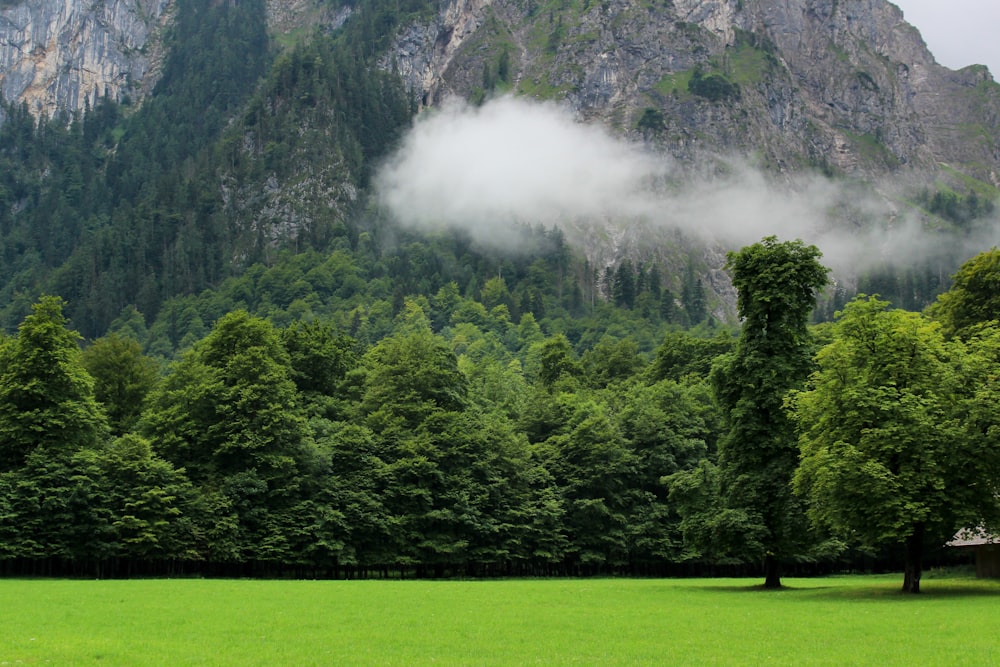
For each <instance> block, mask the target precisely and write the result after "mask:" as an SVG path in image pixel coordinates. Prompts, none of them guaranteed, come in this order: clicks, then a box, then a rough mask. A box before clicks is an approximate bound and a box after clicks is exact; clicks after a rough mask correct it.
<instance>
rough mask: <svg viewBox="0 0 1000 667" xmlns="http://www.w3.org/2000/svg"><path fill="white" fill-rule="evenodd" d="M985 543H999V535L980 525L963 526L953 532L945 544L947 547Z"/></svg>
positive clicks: (974, 545) (977, 545) (972, 545)
mask: <svg viewBox="0 0 1000 667" xmlns="http://www.w3.org/2000/svg"><path fill="white" fill-rule="evenodd" d="M986 544H1000V536H998V535H994V534H992V533H988V532H986V529H985V528H983V527H982V526H979V527H977V528H963V529H962V530H960V531H958V532H957V533H955V537H953V538H951V541H950V542H948V543H947V544H946V545H945V546H949V547H979V546H983V545H986Z"/></svg>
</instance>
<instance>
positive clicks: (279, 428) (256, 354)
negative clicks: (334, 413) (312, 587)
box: [140, 311, 312, 560]
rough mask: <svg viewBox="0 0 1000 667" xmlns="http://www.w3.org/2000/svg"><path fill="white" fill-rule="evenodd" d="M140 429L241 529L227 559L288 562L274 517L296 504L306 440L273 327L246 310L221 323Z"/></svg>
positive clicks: (170, 381)
mask: <svg viewBox="0 0 1000 667" xmlns="http://www.w3.org/2000/svg"><path fill="white" fill-rule="evenodd" d="M140 428H141V430H142V431H143V433H144V434H145V435H146V436H147V437H148V438H149V439H150V441H151V442H152V444H153V446H154V448H155V449H156V450H157V453H160V454H162V456H163V457H164V458H166V459H167V460H168V461H170V462H171V463H173V464H174V465H176V466H178V467H184V468H185V469H186V470H187V472H188V474H189V476H190V478H191V481H192V482H193V483H195V484H196V485H199V486H201V487H202V489H203V490H206V491H211V492H212V493H216V492H219V493H221V495H220V496H219V502H220V503H221V505H220V506H221V507H222V508H224V509H223V510H220V511H222V512H225V513H231V514H229V516H235V517H236V520H237V522H238V525H239V531H240V532H239V538H238V541H237V543H236V547H235V549H232V550H229V552H228V553H229V554H230V555H231V556H232V557H240V558H243V559H246V560H251V559H265V560H276V559H279V558H283V557H290V555H289V554H288V553H279V552H280V550H281V547H280V545H281V543H282V541H283V539H284V537H285V536H284V535H283V534H282V531H281V527H280V526H276V525H275V516H276V515H277V514H279V513H281V512H284V511H286V510H288V508H289V507H290V506H291V505H293V504H294V503H295V502H297V501H298V500H299V499H300V495H301V494H300V493H299V488H300V487H301V485H302V483H303V479H302V475H303V473H304V470H303V466H304V464H305V463H306V462H307V461H309V460H310V459H311V458H312V451H311V449H312V441H311V438H310V434H309V430H308V427H307V424H306V421H305V419H304V418H303V417H302V415H301V410H300V407H299V405H298V392H297V391H296V388H295V383H294V382H293V380H292V379H291V368H290V362H289V357H288V353H287V352H286V351H285V349H284V347H283V346H282V344H281V339H280V338H279V335H278V332H277V331H276V330H275V329H274V327H273V326H272V325H271V323H270V322H268V321H267V320H264V319H262V318H259V317H254V316H251V315H249V314H248V313H246V312H245V311H235V312H233V313H230V314H228V315H226V316H225V317H223V318H222V319H221V320H219V322H218V323H217V324H216V325H215V328H214V329H213V330H212V332H211V333H210V334H209V335H208V336H207V337H206V338H204V339H203V340H202V341H200V342H199V343H198V344H197V345H196V346H195V347H194V348H193V349H192V350H191V351H190V352H189V353H188V354H187V355H186V356H185V357H184V358H183V359H181V361H179V362H178V363H177V364H176V365H175V366H174V367H173V369H172V371H171V372H170V373H169V374H168V375H167V377H166V378H164V380H163V382H162V383H161V384H160V386H159V387H157V389H156V390H155V391H154V392H153V393H152V394H151V396H150V402H149V408H148V409H147V410H146V412H145V414H144V415H143V421H142V423H141V425H140ZM275 545H279V546H275ZM227 557H228V556H227Z"/></svg>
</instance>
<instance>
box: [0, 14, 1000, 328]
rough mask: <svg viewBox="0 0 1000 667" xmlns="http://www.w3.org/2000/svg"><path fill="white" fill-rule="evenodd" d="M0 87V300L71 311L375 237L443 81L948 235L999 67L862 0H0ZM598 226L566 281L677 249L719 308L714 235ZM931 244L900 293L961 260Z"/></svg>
mask: <svg viewBox="0 0 1000 667" xmlns="http://www.w3.org/2000/svg"><path fill="white" fill-rule="evenodd" d="M0 91H2V93H3V97H4V99H5V100H6V102H5V103H4V105H3V106H2V107H0V117H3V118H5V120H4V122H3V123H2V124H0V160H3V163H2V164H0V167H2V168H3V170H2V173H0V231H2V234H0V241H2V244H0V250H2V255H0V298H2V299H3V300H4V303H6V304H7V305H6V306H5V315H4V321H5V322H7V324H8V326H10V323H12V322H17V321H19V320H20V318H21V317H22V316H23V314H24V313H25V312H27V310H26V309H27V307H28V305H29V304H30V303H31V302H32V300H33V298H34V297H35V296H36V295H37V294H38V293H39V292H42V291H49V292H56V293H59V294H63V295H64V296H66V297H67V298H68V299H70V301H71V303H75V304H78V305H77V306H75V307H76V308H77V310H76V311H74V310H71V315H72V316H73V317H74V321H75V322H77V326H79V327H81V329H83V330H84V331H85V333H88V335H93V334H99V333H100V332H102V331H104V330H105V329H106V328H107V326H109V324H110V323H111V321H112V320H114V319H115V318H116V317H117V316H118V315H119V313H120V312H122V308H123V307H126V306H135V307H137V308H138V309H139V310H140V311H141V312H142V313H143V314H145V315H146V317H147V318H150V319H152V318H155V316H156V313H158V312H159V310H160V309H161V307H162V306H163V304H164V303H165V302H167V301H168V300H169V299H171V298H172V297H174V296H177V295H192V294H197V293H199V292H201V291H202V290H205V289H209V288H215V287H217V286H219V285H220V283H221V281H223V280H224V279H225V278H227V277H229V276H236V275H240V274H242V273H243V272H244V271H246V270H247V269H248V268H249V267H251V266H253V265H254V264H257V263H263V264H264V265H266V266H270V265H273V264H274V263H275V262H278V261H283V260H281V259H280V257H282V256H283V255H282V252H292V253H295V252H301V251H303V250H308V249H317V250H322V251H328V250H329V248H330V247H331V244H333V246H332V247H340V246H343V245H344V244H346V245H347V246H348V247H349V248H350V250H351V252H357V251H358V248H359V244H360V245H364V243H365V241H363V239H366V238H367V239H373V240H374V241H373V242H375V243H376V244H378V246H379V248H381V249H382V250H384V251H392V252H395V250H393V249H396V248H399V247H400V245H399V244H400V242H401V241H400V238H402V237H405V235H406V234H407V233H408V232H400V231H392V229H391V226H389V227H387V226H385V225H382V223H379V222H378V221H377V219H378V218H379V217H380V216H382V215H383V211H380V210H379V207H378V206H377V205H376V204H373V203H372V200H371V199H370V198H369V194H370V192H371V183H372V180H371V179H372V175H373V174H374V173H375V171H376V169H377V166H378V165H379V164H380V163H381V162H382V161H384V159H385V157H386V155H387V154H388V153H389V152H390V151H391V150H392V149H393V148H394V146H396V145H397V142H398V141H399V139H400V137H401V136H403V133H404V132H405V131H406V129H407V127H409V125H410V122H411V116H412V114H414V113H415V112H417V111H419V110H420V109H426V108H434V107H440V106H441V105H442V104H443V103H444V102H445V101H446V100H447V99H449V98H452V97H458V98H461V99H464V100H467V101H468V102H469V103H471V104H472V105H479V104H486V103H489V101H490V100H492V99H493V98H497V97H501V96H511V95H513V96H517V97H519V98H520V99H537V100H554V101H557V102H558V103H559V104H560V105H561V107H562V108H563V109H568V110H569V112H570V113H571V114H573V116H574V117H575V119H576V120H578V121H585V122H589V123H595V124H599V125H601V126H603V127H606V128H608V129H609V130H610V132H611V133H612V134H614V135H615V136H617V137H620V138H623V139H625V140H627V141H630V142H635V143H640V144H642V145H644V146H645V147H646V148H648V149H651V150H652V151H654V152H656V153H658V154H660V155H665V156H670V157H671V158H672V159H674V160H675V161H676V162H677V163H678V164H681V165H688V167H689V168H690V169H691V170H693V171H695V172H697V171H698V170H699V169H703V168H704V165H703V164H702V163H703V161H704V160H705V159H706V158H707V159H708V160H709V162H710V166H709V169H710V170H713V171H715V172H720V171H721V172H725V171H726V169H727V168H728V167H726V166H725V165H724V164H723V165H721V166H720V164H716V163H713V162H711V161H712V160H715V159H717V158H718V157H719V156H722V157H721V159H722V160H723V162H724V161H726V160H731V159H735V160H737V161H740V162H742V163H745V164H749V165H751V168H752V169H753V170H755V171H756V172H759V173H762V174H764V176H763V181H762V182H763V183H764V184H765V186H766V187H770V186H769V185H766V184H778V187H779V189H777V190H775V191H774V192H775V196H776V197H781V196H782V195H781V193H783V192H788V191H794V190H795V189H796V188H800V187H801V186H800V184H799V182H798V181H797V179H798V177H799V176H800V175H802V174H808V175H810V178H813V177H815V178H819V179H828V180H830V182H833V183H838V184H839V185H838V186H837V187H841V186H843V185H845V184H847V185H849V188H853V189H845V190H844V192H845V193H846V194H844V195H842V197H841V199H848V200H850V199H852V198H853V197H854V193H855V192H856V191H857V190H858V189H861V190H864V191H865V194H864V197H865V198H867V197H869V196H873V197H874V199H876V200H878V201H880V202H881V204H884V206H882V208H881V209H879V210H878V211H875V212H872V211H869V210H868V209H866V208H865V207H860V208H861V209H863V210H860V212H859V210H857V209H858V208H859V207H854V208H853V209H851V211H850V212H849V213H847V214H845V215H846V216H847V217H848V218H849V222H850V225H852V226H849V227H848V228H847V229H849V230H856V229H860V228H861V226H863V225H871V224H888V225H890V226H891V225H894V224H898V221H899V220H900V219H902V218H903V217H915V218H916V219H918V220H919V221H922V222H921V224H923V225H925V226H928V227H930V228H935V229H940V230H946V231H949V233H951V232H955V233H957V234H958V235H962V234H966V235H967V234H968V233H969V232H968V228H969V225H970V224H971V222H972V221H974V220H975V219H977V218H981V217H983V215H984V214H986V215H988V214H990V213H991V211H992V210H993V206H992V202H993V200H995V199H996V197H997V195H998V192H1000V191H998V187H1000V86H998V85H997V84H996V83H995V82H994V80H993V78H992V76H991V74H990V73H989V72H988V71H987V70H986V69H985V68H983V67H969V68H965V69H963V70H961V71H957V72H956V71H952V70H949V69H947V68H944V67H942V66H940V65H938V64H937V63H936V62H935V61H934V58H933V56H932V54H931V53H930V52H929V51H928V50H927V48H926V46H925V44H924V43H923V41H922V39H921V38H920V35H919V33H918V32H917V31H916V30H915V29H914V28H913V27H912V26H909V25H908V24H906V23H905V21H904V20H903V16H902V13H901V12H900V11H899V9H898V8H896V7H895V6H894V5H892V4H890V3H888V2H885V1H883V0H798V1H792V0H658V1H655V2H650V1H646V0H603V1H597V0H549V1H548V2H542V1H540V0H492V1H488V0H455V1H444V2H440V3H432V2H428V1H427V0H399V1H398V2H394V3H386V2H382V1H381V0H356V1H355V2H349V3H339V2H338V3H332V4H330V3H326V2H317V1H316V0H269V1H267V2H265V1H264V0H239V1H238V2H228V3H222V2H214V1H209V0H167V1H164V2H159V3H155V2H148V1H143V2H99V3H89V4H87V3H80V2H76V0H68V1H67V2H64V3H52V2H48V1H47V0H46V1H44V2H37V1H34V0H32V1H31V2H11V1H10V0H0ZM74 114H75V115H74ZM34 118H42V119H49V118H51V119H52V120H51V121H48V120H44V121H43V122H42V123H41V124H37V123H36V122H35V121H34V120H32V119H34ZM29 146H30V147H29ZM482 159H483V160H488V159H489V158H488V156H483V157H482ZM671 187H675V188H683V187H684V186H683V184H681V185H678V184H673V185H672V186H671ZM750 187H751V188H754V187H757V186H756V185H754V184H751V186H750ZM762 187H764V186H762ZM781 188H784V190H782V189H781ZM706 196H708V197H712V195H706ZM802 196H805V197H809V196H810V194H809V193H808V192H806V193H805V194H804V195H802ZM715 198H716V199H720V198H722V197H719V196H716V197H715ZM831 201H832V200H831ZM852 203H854V202H848V204H843V205H842V203H841V202H839V201H832V203H830V204H829V205H828V206H827V208H844V209H845V210H846V209H848V208H850V206H849V204H852ZM901 211H902V212H903V213H905V214H906V215H905V216H904V215H903V213H901ZM527 222H528V223H529V224H531V223H532V221H531V220H528V221H527ZM612 227H613V222H612V223H611V226H610V227H609V228H608V230H598V231H599V233H596V234H594V233H590V232H587V233H585V234H581V235H579V236H574V234H572V233H569V234H568V236H567V238H568V239H569V240H570V241H571V242H572V243H576V244H577V249H578V250H579V251H581V252H582V253H583V254H584V255H585V260H586V264H587V267H586V269H583V268H581V269H579V270H578V273H579V275H580V276H584V278H581V280H582V281H583V282H582V285H581V287H580V289H581V290H582V291H583V292H584V293H585V294H586V293H590V294H593V293H598V294H602V295H603V296H604V297H608V298H610V297H611V290H610V287H609V286H608V285H610V282H609V281H607V280H606V281H605V287H601V286H600V285H599V280H598V279H596V278H595V277H594V275H595V274H599V273H600V272H601V271H605V273H607V274H608V275H610V274H611V273H613V272H614V271H616V270H617V269H618V268H620V265H621V263H622V262H623V261H624V260H625V259H628V260H629V261H630V262H632V266H634V267H640V269H642V267H646V269H648V267H649V266H650V265H651V264H652V263H656V262H659V263H661V264H662V265H663V268H664V283H665V285H666V286H667V287H668V288H669V289H672V290H674V291H675V292H676V293H678V294H679V293H680V292H681V288H682V287H683V286H688V287H690V285H691V284H692V280H693V278H692V275H691V274H692V272H695V273H698V274H700V275H701V276H702V278H703V279H704V284H705V285H706V286H707V287H708V289H709V291H710V293H711V294H710V295H709V297H710V300H712V301H713V303H714V305H713V307H712V309H713V311H714V312H715V313H716V314H717V315H718V316H719V317H721V318H723V319H725V318H726V317H727V314H731V312H732V308H731V305H732V304H731V300H732V291H731V288H730V287H729V286H728V285H727V280H726V279H725V276H724V274H722V273H721V272H720V271H719V268H720V267H721V264H722V253H721V252H719V249H718V248H712V247H709V248H702V249H697V250H694V251H693V253H694V254H693V255H692V245H691V240H690V239H680V240H677V239H674V240H670V238H673V237H670V238H667V239H666V240H663V238H660V239H659V240H658V241H657V244H658V246H657V247H658V248H659V250H657V251H656V252H652V253H651V252H649V251H648V250H647V251H646V252H645V253H643V252H639V251H638V250H637V248H640V247H642V246H643V245H645V246H647V247H648V246H649V245H650V244H649V243H645V244H644V243H643V241H642V240H641V239H638V238H636V237H635V233H634V230H631V229H627V228H618V229H613V228H612ZM567 229H569V231H570V232H572V231H573V230H572V229H571V226H570V227H568V228H567ZM668 236H669V235H668ZM359 239H362V240H359ZM338 244H340V246H338ZM671 244H672V245H671ZM934 244H935V245H942V246H943V245H947V244H938V243H937V242H936V241H935V242H934ZM387 249H388V250H387ZM939 259H940V258H937V259H935V260H934V261H933V262H931V264H933V266H928V267H927V268H926V271H925V270H924V269H921V271H923V272H924V273H926V274H928V275H930V277H926V276H915V277H912V280H911V279H910V278H907V280H910V282H913V281H914V280H916V281H918V282H920V283H921V284H922V285H924V287H921V288H920V289H917V290H914V289H909V288H907V289H905V290H904V289H902V288H900V291H901V292H906V293H907V294H909V296H908V297H907V299H909V300H908V301H907V305H909V306H914V307H916V306H919V305H921V303H925V302H926V300H927V299H928V298H931V296H932V292H933V291H934V290H935V289H938V288H940V287H941V286H942V285H943V283H944V282H945V281H946V280H947V275H948V274H949V272H950V271H951V270H953V269H954V268H955V267H956V266H957V262H956V261H955V260H956V258H953V257H951V258H948V259H947V260H940V261H939ZM959 259H961V258H959ZM445 264H447V262H445ZM889 268H890V269H891V270H892V271H896V268H894V267H889ZM900 270H905V271H910V270H911V268H906V267H903V268H902V269H900ZM446 273H447V272H445V271H441V272H440V275H438V278H436V280H438V281H440V280H452V279H456V280H459V279H460V280H464V281H468V280H469V276H467V275H465V274H464V273H462V272H461V271H459V272H457V273H447V276H446ZM870 278H871V277H870ZM882 278H885V276H876V277H874V278H871V280H869V282H868V284H871V283H872V282H873V281H874V282H876V283H877V282H878V280H881V279H882ZM485 279H486V277H482V280H485ZM918 279H919V280H918ZM864 280H865V279H864V277H860V278H859V277H858V276H853V277H852V281H853V282H851V285H852V286H853V287H856V288H862V287H864V286H865V284H866V283H865V282H864ZM886 280H888V281H889V282H891V283H893V284H895V283H898V282H901V281H902V280H903V279H902V278H901V277H898V276H896V275H891V276H889V278H886ZM480 282H481V281H480ZM682 283H683V285H682ZM414 284H415V283H414ZM436 284H437V283H435V282H433V281H432V283H429V284H428V285H425V288H427V289H432V290H433V289H436V287H435V285H436ZM470 284H471V283H470ZM411 288H412V285H411ZM689 291H690V290H689ZM880 291H881V292H882V293H883V294H886V293H889V292H891V289H890V290H886V289H882V290H880ZM915 294H918V295H919V296H914V295H915ZM528 300H529V301H530V299H528Z"/></svg>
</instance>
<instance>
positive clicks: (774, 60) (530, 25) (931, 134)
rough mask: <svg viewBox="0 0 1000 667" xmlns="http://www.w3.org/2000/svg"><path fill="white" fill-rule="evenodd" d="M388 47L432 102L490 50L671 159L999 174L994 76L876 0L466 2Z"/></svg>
mask: <svg viewBox="0 0 1000 667" xmlns="http://www.w3.org/2000/svg"><path fill="white" fill-rule="evenodd" d="M390 60H391V61H392V62H393V63H394V66H397V67H398V68H399V71H400V72H401V73H403V75H404V76H405V77H406V78H407V79H408V81H409V82H410V84H411V86H412V87H414V88H415V89H417V90H420V91H421V94H422V96H423V99H424V101H425V102H427V103H431V104H433V103H436V102H439V101H440V100H441V99H442V98H444V97H445V96H446V95H451V94H456V95H459V96H463V97H468V96H470V95H474V94H475V91H476V90H477V88H480V87H481V86H482V85H483V84H482V82H483V78H484V74H483V73H484V72H489V71H496V69H497V68H498V66H499V63H500V61H501V60H503V61H504V62H505V63H507V64H506V65H505V67H506V68H507V69H508V71H509V73H508V74H506V76H505V77H504V78H505V79H506V80H509V81H510V82H511V85H512V87H513V88H514V89H515V90H516V91H517V92H519V93H521V94H524V95H532V96H542V97H558V98H562V99H565V100H566V101H567V102H568V103H569V104H571V105H572V107H573V108H574V109H575V110H576V111H578V113H579V114H580V116H581V117H582V118H586V119H591V118H597V119H600V120H601V121H603V122H605V123H607V124H609V125H612V126H614V127H616V128H617V129H619V130H620V131H622V132H626V133H633V134H637V133H645V134H646V135H647V137H650V138H652V139H653V140H654V141H656V143H657V144H658V145H660V146H662V147H663V148H664V149H665V150H667V151H669V152H671V153H673V154H674V155H677V156H678V157H686V156H690V155H691V153H692V152H694V151H697V150H699V149H702V150H704V149H710V150H715V151H719V150H724V151H737V152H740V153H743V154H750V153H755V154H757V155H759V157H760V159H761V160H762V161H763V162H764V163H765V164H766V165H767V166H768V167H770V168H772V169H777V170H779V171H780V170H796V169H802V168H803V167H816V166H819V167H822V168H825V169H829V170H832V171H835V172H838V173H856V172H861V173H864V174H874V173H880V172H885V171H896V170H899V169H916V170H930V171H936V170H937V169H938V166H939V164H940V163H942V162H943V163H946V164H948V165H951V166H954V167H956V168H959V169H961V170H963V172H965V173H968V174H970V175H972V176H974V177H975V178H977V179H980V180H983V181H985V182H988V183H990V184H991V185H993V186H997V185H1000V180H998V178H1000V176H998V173H1000V172H998V165H1000V131H998V127H1000V125H998V122H997V121H998V118H1000V117H998V113H1000V87H998V86H997V85H996V84H995V82H994V81H993V78H992V76H991V75H990V73H989V72H988V71H987V70H986V69H985V68H984V67H979V66H977V67H969V68H966V69H963V70H961V71H958V72H954V71H951V70H949V69H947V68H945V67H942V66H940V65H938V64H937V63H936V62H935V61H934V58H933V56H932V54H931V53H930V52H929V51H928V50H927V47H926V45H925V44H924V42H923V40H922V39H921V37H920V34H919V33H918V31H917V30H916V29H915V28H913V27H912V26H910V25H908V24H907V23H906V22H905V21H904V20H903V15H902V12H901V11H900V10H899V9H898V8H897V7H896V6H894V5H892V4H890V3H889V2H883V1H879V0H874V1H872V0H863V1H858V0H848V1H838V0H799V1H794V2H792V1H788V0H676V1H673V2H671V1H667V2H625V1H617V2H612V1H605V2H590V1H588V0H581V1H579V2H571V1H569V0H563V1H561V2H552V3H544V4H542V3H531V2H529V3H524V2H514V1H509V0H496V1H493V2H488V1H483V0H473V1H470V2H458V3H449V4H447V5H446V6H445V7H444V8H443V9H442V10H441V11H440V12H439V14H438V15H437V17H436V18H435V20H433V21H429V22H427V23H424V24H418V25H413V26H410V27H409V28H407V29H406V30H405V31H404V32H403V33H402V34H401V35H400V36H399V37H398V38H397V39H396V41H395V45H394V48H393V51H392V53H391V55H390V56H389V57H388V58H387V59H386V62H389V61H390ZM487 78H488V77H487ZM496 78H497V77H496V76H494V77H493V79H494V81H495V80H496Z"/></svg>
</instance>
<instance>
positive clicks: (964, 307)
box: [928, 248, 1000, 337]
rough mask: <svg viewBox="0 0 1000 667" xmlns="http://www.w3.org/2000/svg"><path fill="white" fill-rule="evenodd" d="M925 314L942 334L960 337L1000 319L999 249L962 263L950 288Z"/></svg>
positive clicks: (988, 251)
mask: <svg viewBox="0 0 1000 667" xmlns="http://www.w3.org/2000/svg"><path fill="white" fill-rule="evenodd" d="M928 313H929V314H930V315H931V317H933V318H934V319H936V320H938V321H939V322H941V324H942V325H943V326H944V329H945V332H946V333H948V334H949V335H958V336H961V337H965V336H967V335H968V334H970V333H971V332H973V331H974V330H975V327H976V326H978V325H981V324H984V323H987V322H993V321H997V320H1000V250H998V249H996V248H993V249H991V250H987V251H986V252H982V253H980V254H978V255H976V256H975V257H973V258H972V259H970V260H969V261H967V262H966V263H965V264H963V265H962V266H961V267H960V268H959V270H958V273H956V274H955V276H954V278H953V284H952V287H951V289H950V290H948V291H947V292H945V293H944V294H942V295H941V296H939V297H938V300H937V303H935V304H933V305H932V306H931V307H930V308H929V309H928Z"/></svg>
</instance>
